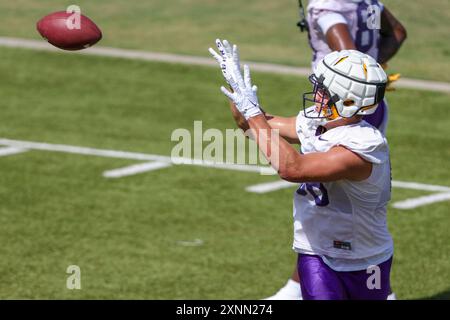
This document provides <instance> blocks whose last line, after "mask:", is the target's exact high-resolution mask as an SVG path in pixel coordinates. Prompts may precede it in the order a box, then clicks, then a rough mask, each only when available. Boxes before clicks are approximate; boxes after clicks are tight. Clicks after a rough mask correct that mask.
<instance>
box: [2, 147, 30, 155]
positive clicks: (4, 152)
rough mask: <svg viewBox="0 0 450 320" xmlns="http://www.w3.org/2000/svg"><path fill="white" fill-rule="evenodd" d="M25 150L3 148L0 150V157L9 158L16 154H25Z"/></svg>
mask: <svg viewBox="0 0 450 320" xmlns="http://www.w3.org/2000/svg"><path fill="white" fill-rule="evenodd" d="M27 151H28V150H27V149H22V148H14V147H4V148H0V157H6V156H11V155H14V154H18V153H23V152H27Z"/></svg>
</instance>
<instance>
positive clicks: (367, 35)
mask: <svg viewBox="0 0 450 320" xmlns="http://www.w3.org/2000/svg"><path fill="white" fill-rule="evenodd" d="M376 4H377V1H374V3H373V5H376ZM356 11H357V13H358V30H357V31H356V39H355V45H356V48H357V49H358V50H359V51H361V52H364V53H367V52H368V51H369V50H370V48H372V46H373V41H374V38H375V35H374V33H375V30H374V29H369V28H368V26H367V19H368V18H369V14H374V13H373V12H369V5H368V4H367V3H366V2H365V1H362V2H361V3H360V4H359V5H358V8H357V10H356Z"/></svg>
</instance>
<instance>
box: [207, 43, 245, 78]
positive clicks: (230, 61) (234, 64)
mask: <svg viewBox="0 0 450 320" xmlns="http://www.w3.org/2000/svg"><path fill="white" fill-rule="evenodd" d="M216 46H217V49H218V50H219V52H220V54H218V53H217V52H216V51H214V49H212V48H209V52H210V53H211V54H212V56H213V57H214V59H216V60H217V62H218V63H219V66H220V68H221V69H222V74H223V77H224V78H225V81H226V82H227V83H228V84H229V85H231V82H233V81H234V82H236V79H233V73H235V71H236V70H239V68H240V61H239V51H238V48H237V46H236V45H233V47H231V44H230V43H229V42H228V41H227V40H223V44H222V41H220V40H219V39H216Z"/></svg>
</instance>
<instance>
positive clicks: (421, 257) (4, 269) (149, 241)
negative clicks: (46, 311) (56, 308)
mask: <svg viewBox="0 0 450 320" xmlns="http://www.w3.org/2000/svg"><path fill="white" fill-rule="evenodd" d="M0 73H1V74H2V75H3V77H4V79H6V81H5V82H4V83H3V84H2V86H0V99H1V100H0V101H1V104H2V113H1V119H2V122H1V126H0V137H5V138H10V139H19V140H31V141H40V142H50V143H60V144H69V145H79V146H90V147H96V148H108V149H115V150H128V151H137V152H145V153H155V154H162V155H169V154H170V151H171V149H172V147H173V146H174V142H171V141H170V135H171V132H172V131H173V130H174V129H176V128H187V129H189V130H192V127H193V121H194V120H203V127H204V128H218V129H220V130H225V129H227V128H233V122H232V120H231V117H230V115H229V113H228V107H227V103H226V101H225V99H224V98H223V97H222V95H221V94H220V91H219V90H218V87H219V86H220V85H221V83H222V79H221V76H220V72H219V71H218V70H216V69H213V68H199V67H188V66H180V65H170V64H158V63H145V62H137V61H129V60H121V59H112V58H100V57H87V56H74V55H65V54H57V53H45V52H32V51H27V50H18V49H17V50H15V49H0ZM253 78H254V82H255V83H256V84H258V86H259V88H260V89H259V91H260V100H261V102H262V104H263V105H264V106H265V108H266V109H267V111H269V112H271V113H276V114H282V115H293V114H296V112H298V110H299V106H300V102H299V93H300V92H302V91H303V90H305V89H306V88H307V83H306V80H305V79H303V78H296V77H288V76H276V75H269V74H263V73H256V74H254V76H253ZM388 99H389V102H390V105H391V119H390V127H389V131H388V138H389V141H390V146H391V150H392V166H393V175H394V179H395V180H402V181H415V182H422V183H431V184H439V185H446V186H450V172H449V171H448V159H449V156H450V149H449V147H448V146H449V145H450V138H449V137H450V135H449V128H450V123H449V122H450V121H449V119H448V117H445V116H443V115H446V112H447V107H448V95H446V94H437V93H427V92H417V91H408V90H399V91H397V92H395V93H390V94H389V96H388ZM431 111H432V112H431ZM133 163H136V162H133V161H127V160H118V159H107V158H98V157H92V156H80V155H70V154H61V153H59V154H58V153H52V152H44V151H30V152H27V153H22V154H18V155H14V156H8V157H0V177H2V179H1V183H0V202H1V203H2V205H1V206H0V241H1V242H2V243H3V245H2V247H1V248H0V255H1V257H2V259H1V260H0V272H1V275H2V276H1V279H2V286H1V287H0V298H8V299H9V298H14V299H29V298H41V299H55V298H58V299H75V298H86V299H99V298H111V299H131V298H135V299H260V298H263V297H266V296H268V295H271V294H273V293H274V292H275V291H276V290H277V289H278V288H279V287H280V286H281V285H282V284H283V283H284V282H285V280H286V279H287V277H288V276H289V275H290V273H291V272H292V269H293V265H294V264H293V263H294V260H295V256H294V254H293V253H292V251H291V249H290V248H291V241H292V211H291V210H292V208H291V201H292V192H293V190H291V189H286V190H280V191H277V192H272V193H268V194H265V195H258V194H250V193H246V192H244V189H245V187H247V186H249V185H252V184H257V183H262V182H266V181H275V180H276V178H275V177H271V176H260V175H258V174H255V173H243V172H232V171H226V170H219V169H212V168H210V169H207V168H202V167H187V166H174V167H171V168H166V169H162V170H157V171H153V172H149V173H146V174H141V175H137V176H133V177H127V178H122V179H117V180H107V179H105V178H103V177H102V172H103V171H105V170H110V169H114V168H119V167H122V166H125V165H129V164H133ZM425 194H427V192H421V191H413V190H404V189H395V188H394V190H393V201H398V200H404V199H406V198H411V197H416V196H421V195H425ZM449 209H450V208H449V202H441V203H436V204H433V205H429V206H425V207H421V208H418V209H414V210H407V211H402V210H396V209H393V208H392V207H391V208H389V216H388V217H389V218H388V219H389V227H390V230H391V232H392V234H393V236H394V240H395V262H394V268H393V276H392V284H393V288H394V290H395V292H396V294H397V295H398V296H399V297H400V298H402V299H418V298H441V299H442V298H447V299H448V298H449V292H450V284H449V283H448V279H449V278H450V262H449V261H450V259H449V258H450V257H449V252H450V250H449V249H450V247H449V243H450V234H449V233H448V228H449V227H450V225H449V223H450V222H449V221H450V220H449V219H448V214H449ZM195 239H201V240H203V241H204V244H203V245H202V246H197V247H186V246H182V245H180V244H179V241H193V240H195ZM71 264H75V265H79V266H80V268H81V282H82V290H68V289H66V287H65V285H66V279H67V274H66V273H65V272H66V268H67V266H68V265H71Z"/></svg>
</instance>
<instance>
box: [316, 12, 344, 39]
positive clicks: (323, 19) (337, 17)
mask: <svg viewBox="0 0 450 320" xmlns="http://www.w3.org/2000/svg"><path fill="white" fill-rule="evenodd" d="M339 23H344V24H347V20H345V18H344V16H343V15H342V14H340V13H337V12H333V11H325V12H321V13H319V14H318V18H317V25H318V26H319V28H320V31H322V33H323V34H327V31H328V29H330V28H331V27H332V26H334V25H336V24H339Z"/></svg>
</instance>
